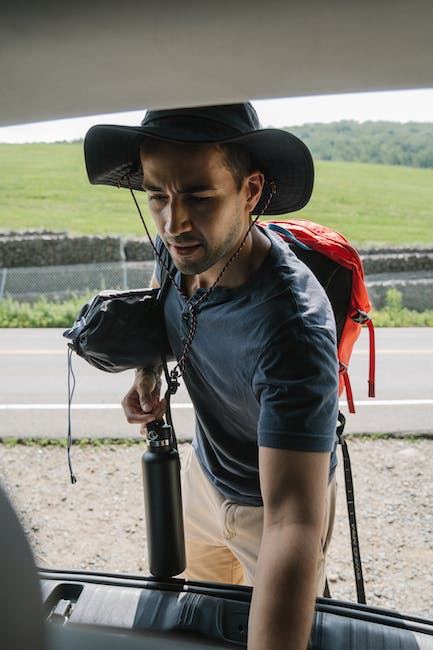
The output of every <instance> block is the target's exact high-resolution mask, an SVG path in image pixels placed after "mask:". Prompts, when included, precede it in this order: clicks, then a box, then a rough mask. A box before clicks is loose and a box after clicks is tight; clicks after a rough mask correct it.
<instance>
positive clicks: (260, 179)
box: [245, 171, 265, 214]
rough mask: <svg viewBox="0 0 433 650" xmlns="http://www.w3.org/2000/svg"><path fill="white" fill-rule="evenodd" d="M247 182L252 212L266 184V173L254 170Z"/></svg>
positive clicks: (249, 209) (250, 211)
mask: <svg viewBox="0 0 433 650" xmlns="http://www.w3.org/2000/svg"><path fill="white" fill-rule="evenodd" d="M245 181H246V184H247V208H248V211H249V213H250V214H251V213H252V211H253V210H254V208H255V207H256V205H257V203H258V202H259V200H260V197H261V195H262V192H263V187H264V185H265V177H264V174H262V172H260V171H255V172H252V173H251V174H250V175H249V176H248V177H247V178H246V179H245Z"/></svg>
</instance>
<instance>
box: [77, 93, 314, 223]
mask: <svg viewBox="0 0 433 650" xmlns="http://www.w3.org/2000/svg"><path fill="white" fill-rule="evenodd" d="M146 138H154V139H158V140H163V141H165V142H173V143H183V144H215V143H221V144H223V143H231V142H233V143H238V144H239V145H242V146H243V147H245V149H246V150H247V151H248V152H249V154H250V156H251V160H252V163H253V166H254V168H256V169H259V170H260V171H261V172H263V174H264V175H265V178H266V180H268V181H270V180H273V181H274V182H275V183H276V186H277V192H276V194H275V195H274V196H273V197H272V200H271V201H270V204H269V206H268V207H267V210H266V211H265V212H264V214H268V215H273V214H285V213H287V212H294V211H295V210H300V209H301V208H303V207H304V206H305V205H306V204H307V203H308V201H309V199H310V196H311V192H312V189H313V181H314V167H313V161H312V158H311V154H310V152H309V150H308V148H307V147H306V145H305V144H304V143H303V142H302V141H301V140H299V138H297V137H296V136H294V135H292V134H291V133H288V132H287V131H283V130H282V129H263V128H261V126H260V122H259V119H258V117H257V113H256V111H255V110H254V108H253V106H252V105H251V104H250V103H249V102H247V103H244V104H225V105H221V106H203V107H194V108H181V109H170V110H157V111H153V110H151V111H148V112H147V113H146V114H145V116H144V119H143V121H142V122H141V125H140V126H116V125H110V124H101V125H97V126H93V127H92V128H91V129H90V130H89V131H88V132H87V135H86V138H85V140H84V153H85V159H86V167H87V174H88V177H89V180H90V182H91V183H93V184H95V185H114V186H118V187H129V185H130V186H131V187H132V188H133V189H136V190H142V189H143V188H142V183H143V174H142V170H141V163H140V146H141V144H142V143H143V141H144V140H145V139H146ZM128 177H129V181H128ZM265 202H266V196H265V195H264V196H263V197H262V199H261V200H260V201H259V203H258V204H257V206H256V208H255V210H254V213H255V214H259V213H260V212H261V211H262V209H263V206H264V205H265Z"/></svg>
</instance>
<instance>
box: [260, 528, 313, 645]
mask: <svg viewBox="0 0 433 650" xmlns="http://www.w3.org/2000/svg"><path fill="white" fill-rule="evenodd" d="M318 547H319V542H318V535H317V531H316V530H314V529H313V530H311V528H310V527H309V526H305V525H295V524H292V525H291V526H287V527H285V528H284V527H279V526H275V527H273V528H271V529H270V530H268V531H265V533H264V536H263V540H262V546H261V550H260V555H259V560H258V563H257V573H256V578H255V587H254V591H253V598H252V604H251V611H250V622H249V628H248V650H269V648H278V649H279V650H306V648H307V644H308V638H309V635H310V631H311V626H312V621H313V615H314V605H315V600H316V576H317V557H318V556H317V554H318Z"/></svg>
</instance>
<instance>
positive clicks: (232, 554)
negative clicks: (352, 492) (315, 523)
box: [182, 447, 336, 596]
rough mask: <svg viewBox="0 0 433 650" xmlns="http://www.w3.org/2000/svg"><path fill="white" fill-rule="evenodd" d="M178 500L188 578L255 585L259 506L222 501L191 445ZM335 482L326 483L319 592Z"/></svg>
mask: <svg viewBox="0 0 433 650" xmlns="http://www.w3.org/2000/svg"><path fill="white" fill-rule="evenodd" d="M182 498H183V507H184V518H185V537H186V555H187V568H186V571H185V573H184V574H183V575H184V577H185V578H189V579H190V580H208V581H210V582H223V583H228V584H247V585H253V584H254V574H255V567H256V563H257V558H258V554H259V549H260V543H261V539H262V531H263V508H262V507H255V506H243V505H240V504H238V503H233V502H232V501H228V500H227V499H225V498H224V497H223V496H222V495H221V494H220V493H219V492H218V491H217V490H216V489H215V488H214V486H213V485H212V484H211V483H210V481H209V480H208V478H207V477H206V475H205V474H204V472H203V470H202V469H201V466H200V464H199V462H198V460H197V458H196V455H195V452H194V450H193V449H192V447H191V448H190V449H189V450H188V451H187V453H186V455H185V457H184V459H183V461H182ZM335 502H336V481H335V478H334V479H333V480H332V481H331V483H330V485H329V487H328V494H327V503H326V513H325V518H324V521H323V526H322V544H321V553H320V556H319V558H318V563H317V595H319V596H322V595H323V590H324V587H325V580H326V553H327V549H328V545H329V542H330V540H331V534H332V527H333V523H334V516H335Z"/></svg>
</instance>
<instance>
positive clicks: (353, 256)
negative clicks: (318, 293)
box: [258, 219, 375, 413]
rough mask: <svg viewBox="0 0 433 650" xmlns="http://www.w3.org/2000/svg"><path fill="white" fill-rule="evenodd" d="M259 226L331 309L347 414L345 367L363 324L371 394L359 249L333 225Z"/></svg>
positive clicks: (365, 298) (372, 371) (348, 388)
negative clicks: (303, 269)
mask: <svg viewBox="0 0 433 650" xmlns="http://www.w3.org/2000/svg"><path fill="white" fill-rule="evenodd" d="M258 225H259V226H261V227H262V228H266V229H269V230H272V231H274V232H276V233H277V234H278V235H280V237H282V239H284V240H285V241H287V242H288V244H289V246H290V248H291V249H292V250H293V252H294V253H295V254H296V256H297V257H298V258H299V259H301V260H302V261H303V262H304V263H305V264H306V265H307V266H308V267H309V268H310V269H311V270H312V271H313V273H314V274H315V275H316V277H317V279H318V280H319V282H320V283H321V285H322V286H323V288H324V289H325V291H326V293H327V295H328V298H329V300H330V302H331V305H332V308H333V310H334V316H335V321H336V326H337V343H338V360H339V363H340V389H339V394H340V395H341V394H342V392H343V390H344V388H345V389H346V397H347V404H348V408H349V412H350V413H354V412H355V406H354V401H353V394H352V388H351V386H350V380H349V374H348V366H349V360H350V355H351V354H352V349H353V346H354V344H355V342H356V340H357V339H358V337H359V334H360V332H361V328H362V326H363V325H367V327H368V329H369V335H370V336H369V338H370V362H369V377H368V396H369V397H374V394H375V387H374V374H375V345H374V328H373V323H372V321H371V319H370V317H369V316H368V312H369V311H370V309H371V304H370V300H369V297H368V293H367V288H366V286H365V282H364V269H363V266H362V261H361V258H360V257H359V254H358V252H357V251H356V250H355V249H354V248H353V246H351V245H350V243H349V242H348V241H347V239H346V238H345V237H343V235H341V234H340V233H339V232H337V231H336V230H333V229H332V228H327V227H326V226H321V225H320V224H318V223H314V222H313V221H306V220H304V219H286V220H282V221H272V220H269V221H261V222H259V223H258Z"/></svg>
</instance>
